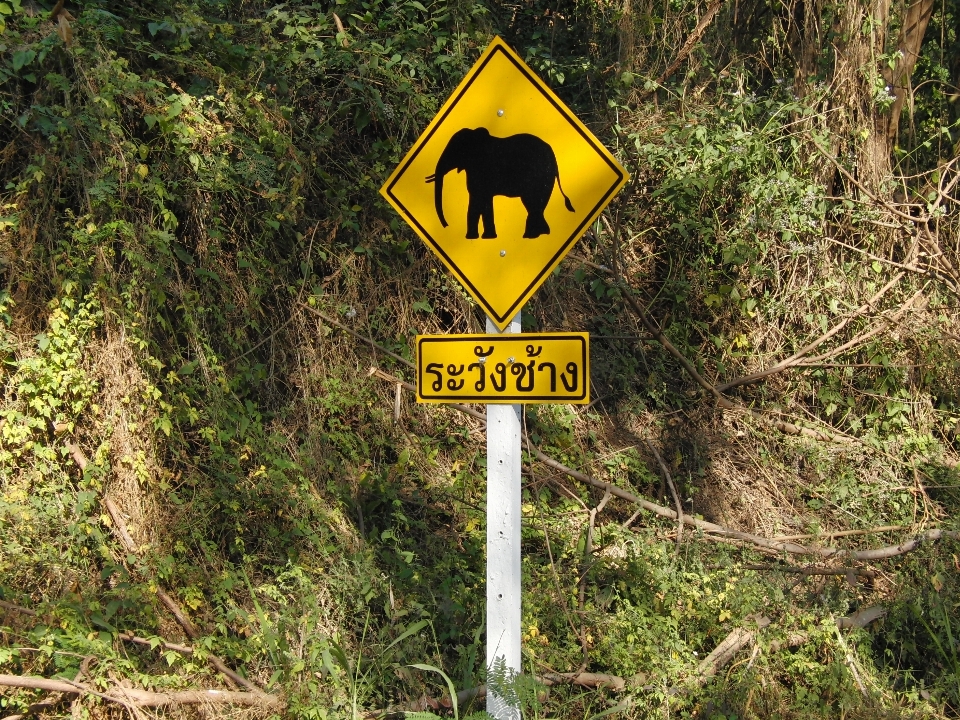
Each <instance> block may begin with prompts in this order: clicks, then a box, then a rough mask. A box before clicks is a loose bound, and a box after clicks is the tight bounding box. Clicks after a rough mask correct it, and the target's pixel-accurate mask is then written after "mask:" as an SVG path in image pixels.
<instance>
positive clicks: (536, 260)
mask: <svg viewBox="0 0 960 720" xmlns="http://www.w3.org/2000/svg"><path fill="white" fill-rule="evenodd" d="M627 179H628V176H627V173H626V171H625V170H624V169H623V168H622V167H621V166H620V164H619V163H618V162H617V161H616V159H615V158H614V157H613V155H611V154H610V152H609V151H608V150H607V149H606V148H605V147H604V146H603V145H602V144H601V143H600V141H599V140H597V138H596V137H594V135H593V134H592V133H591V132H590V131H589V130H588V129H587V128H586V126H585V125H584V124H583V123H582V122H580V121H579V120H578V119H577V117H576V116H575V115H574V114H573V112H571V110H570V109H569V108H568V107H567V106H566V105H564V104H563V102H561V100H560V99H559V98H558V97H557V96H556V95H555V94H554V93H553V92H552V91H551V90H550V88H548V87H547V86H546V85H545V84H544V83H543V81H542V80H540V78H538V77H537V76H536V75H534V73H533V71H532V70H531V69H530V68H529V67H527V65H526V64H525V63H524V62H523V61H522V60H521V59H520V58H519V56H517V54H516V53H514V52H513V51H512V50H511V49H510V48H509V47H507V45H506V43H504V42H503V41H502V40H501V39H500V38H496V39H495V40H494V41H493V42H492V43H491V44H490V46H489V47H488V48H487V49H486V50H485V51H484V53H483V55H481V56H480V59H479V60H478V61H477V63H476V65H474V66H473V68H472V69H471V70H470V72H469V73H467V76H466V77H465V78H464V79H463V81H462V82H461V83H460V85H459V86H458V87H457V89H456V90H455V91H454V93H453V95H452V96H451V97H450V99H449V100H447V102H446V103H445V104H444V106H443V107H442V108H441V109H440V112H439V113H437V116H436V117H435V118H434V119H433V121H432V122H431V123H430V125H429V126H427V129H426V130H425V131H424V132H423V134H422V135H421V136H420V138H419V139H418V140H417V141H416V143H414V145H413V147H412V148H411V149H410V151H409V152H408V153H407V155H406V157H404V159H403V161H402V162H401V163H400V165H399V166H398V167H397V169H396V170H395V171H394V172H393V174H392V175H391V176H390V178H389V179H388V180H387V182H386V183H384V186H383V188H381V193H383V195H384V197H386V199H387V200H388V201H389V202H390V204H391V205H393V207H394V208H396V210H397V212H399V213H400V214H401V215H402V216H403V218H404V219H405V220H406V221H407V222H408V223H410V225H411V226H412V227H413V229H414V230H416V232H417V234H418V235H420V237H421V238H423V240H424V242H426V243H427V245H429V246H430V247H431V248H432V249H433V251H434V252H435V253H436V254H437V255H438V256H439V257H440V259H441V260H442V261H443V263H444V264H445V265H446V266H447V268H449V270H450V272H452V273H453V274H454V275H455V276H456V278H457V279H458V280H459V281H460V282H461V283H462V284H463V286H464V287H465V288H466V289H467V291H468V292H469V293H470V294H471V295H472V296H473V297H474V299H476V301H477V302H478V303H480V305H481V306H482V307H483V308H484V310H486V312H487V314H488V315H489V316H490V318H491V319H492V320H493V322H494V323H495V324H496V325H497V327H498V328H500V329H501V330H502V329H504V328H505V327H506V326H507V325H508V324H509V323H510V320H511V318H513V316H514V315H515V314H516V313H517V311H518V310H520V308H521V307H523V304H524V303H525V302H526V301H527V300H528V299H529V298H530V297H531V296H532V295H533V293H534V292H536V290H537V288H539V287H540V285H541V284H542V283H543V281H544V280H545V279H546V277H547V276H548V275H549V273H550V272H551V271H552V270H553V269H554V268H555V267H556V266H557V264H558V263H559V262H560V260H562V259H563V257H564V255H566V254H567V253H568V252H569V251H570V249H571V248H572V247H573V244H574V243H575V242H576V241H577V240H578V239H579V238H580V236H581V235H583V233H584V232H585V231H586V230H587V228H589V227H590V224H591V223H592V222H593V221H594V220H595V219H596V218H597V216H598V215H599V214H600V212H601V211H602V210H603V208H604V207H606V205H607V203H609V202H610V200H611V199H612V198H613V196H614V195H615V194H616V193H617V191H618V190H619V189H620V188H621V187H623V185H624V183H626V182H627Z"/></svg>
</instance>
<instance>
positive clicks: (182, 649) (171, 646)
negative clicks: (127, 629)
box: [117, 633, 193, 655]
mask: <svg viewBox="0 0 960 720" xmlns="http://www.w3.org/2000/svg"><path fill="white" fill-rule="evenodd" d="M117 639H118V640H123V641H124V642H129V643H134V644H136V645H146V646H148V647H151V648H153V647H162V648H163V649H164V650H173V651H174V652H178V653H180V654H181V655H193V648H192V647H190V646H189V645H178V644H177V643H172V642H167V641H166V640H160V642H159V644H156V643H155V641H154V640H149V639H147V638H142V637H137V636H136V635H131V634H130V633H119V634H118V635H117Z"/></svg>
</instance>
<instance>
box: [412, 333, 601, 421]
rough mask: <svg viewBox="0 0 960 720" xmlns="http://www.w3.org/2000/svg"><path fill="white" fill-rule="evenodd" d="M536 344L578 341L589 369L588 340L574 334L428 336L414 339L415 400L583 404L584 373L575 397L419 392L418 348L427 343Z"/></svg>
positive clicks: (582, 358)
mask: <svg viewBox="0 0 960 720" xmlns="http://www.w3.org/2000/svg"><path fill="white" fill-rule="evenodd" d="M531 340H532V341H536V340H578V341H579V342H580V360H581V362H582V363H583V369H584V370H588V369H589V360H588V358H587V353H588V352H589V348H590V342H589V336H587V337H584V336H583V335H578V334H570V335H567V334H564V333H549V334H536V333H516V334H504V335H428V336H424V337H420V338H417V397H421V398H423V399H424V400H447V401H449V402H477V403H483V404H484V405H508V404H510V403H517V404H530V403H533V402H537V401H540V402H552V403H559V404H564V403H573V402H576V401H578V400H585V399H586V398H587V393H588V392H589V388H590V384H589V383H590V377H589V375H588V373H584V375H585V377H584V378H583V392H582V393H580V394H579V395H528V394H526V393H524V394H520V393H514V394H512V395H510V394H504V395H495V396H490V395H444V394H442V393H441V394H426V393H424V392H423V390H422V388H423V387H425V386H424V384H423V366H422V363H421V360H422V358H423V353H422V352H421V351H420V347H421V346H422V345H423V343H425V342H429V343H446V342H471V343H475V342H497V343H499V342H502V341H507V342H522V343H528V342H530V341H531ZM491 399H496V401H497V402H496V403H491V402H490V400H491Z"/></svg>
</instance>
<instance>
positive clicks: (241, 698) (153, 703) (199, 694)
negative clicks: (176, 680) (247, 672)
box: [0, 675, 283, 709]
mask: <svg viewBox="0 0 960 720" xmlns="http://www.w3.org/2000/svg"><path fill="white" fill-rule="evenodd" d="M0 686H4V687H17V688H25V689H30V690H48V691H52V692H62V693H71V694H73V695H78V694H80V693H86V694H89V695H96V696H97V697H100V698H103V699H105V700H109V701H110V702H115V703H118V704H120V705H125V706H130V705H132V706H134V707H165V706H169V705H208V704H209V705H245V706H247V707H261V708H268V709H277V708H281V707H282V706H283V701H282V700H281V699H280V698H279V697H278V696H276V695H267V694H265V693H252V692H234V691H230V690H178V691H175V692H150V691H147V690H138V689H134V688H119V687H115V688H111V689H109V690H108V691H107V692H105V693H102V692H99V691H97V690H94V689H93V688H91V687H89V686H87V685H84V684H82V683H76V682H70V681H67V680H54V679H50V678H44V677H36V676H33V675H0Z"/></svg>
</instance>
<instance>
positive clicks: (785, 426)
mask: <svg viewBox="0 0 960 720" xmlns="http://www.w3.org/2000/svg"><path fill="white" fill-rule="evenodd" d="M604 270H605V271H606V272H610V270H609V269H606V268H605V269H604ZM616 280H617V282H618V283H619V284H620V287H621V290H622V293H621V297H623V298H625V299H626V301H627V304H628V305H629V306H630V308H631V309H632V310H633V312H634V314H635V315H636V316H637V319H638V320H639V321H640V324H641V325H643V326H644V328H646V330H647V331H648V332H649V333H650V334H651V335H653V337H654V339H656V340H657V342H659V343H660V344H661V345H663V347H664V348H665V349H666V350H667V352H669V353H670V354H671V355H673V357H674V358H676V360H677V362H679V363H680V365H681V366H682V367H683V369H684V370H686V371H687V373H689V375H690V377H692V378H693V379H694V380H695V381H696V383H697V384H698V385H699V386H700V387H702V388H703V389H704V390H707V391H708V392H709V393H710V394H711V395H713V396H714V398H715V399H716V401H717V405H719V406H720V407H721V408H723V409H724V410H742V411H743V412H746V413H748V414H749V415H751V416H752V417H754V418H756V419H758V420H760V421H762V422H768V421H769V422H770V424H771V425H772V426H773V427H775V428H776V429H777V430H779V431H780V432H782V433H784V434H786V435H802V436H804V437H810V438H813V439H814V440H819V441H824V442H834V443H843V442H847V441H848V438H844V437H843V436H841V435H835V434H833V433H826V432H822V431H820V430H813V429H811V428H805V427H801V426H799V425H795V424H793V423H790V422H786V421H783V420H770V419H769V418H767V417H766V415H765V414H763V413H761V412H760V411H758V410H753V409H749V408H746V407H744V406H743V405H741V404H739V403H736V402H734V401H732V400H730V399H729V398H727V397H725V396H724V395H723V394H722V393H721V392H720V390H718V389H717V387H716V386H715V385H713V384H711V383H710V382H709V381H708V380H707V379H706V378H704V377H703V376H702V375H701V374H700V373H699V372H697V369H696V368H695V367H694V366H693V363H691V362H690V361H689V360H688V359H687V358H686V356H685V355H684V354H683V353H682V352H680V351H679V350H678V349H677V347H676V346H675V345H674V344H673V343H671V342H670V340H669V339H667V337H666V336H665V335H664V334H663V333H662V332H661V331H660V330H659V329H658V328H657V326H656V325H655V324H654V323H653V321H652V320H650V318H649V317H648V316H647V314H646V312H645V311H644V310H643V308H642V307H640V303H638V302H637V300H636V298H634V297H633V295H632V288H631V287H630V286H629V285H628V284H627V283H626V282H624V280H623V279H622V278H616Z"/></svg>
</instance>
